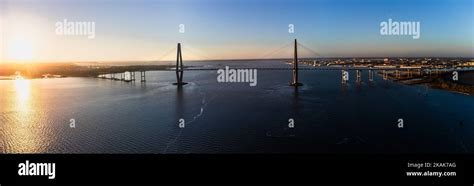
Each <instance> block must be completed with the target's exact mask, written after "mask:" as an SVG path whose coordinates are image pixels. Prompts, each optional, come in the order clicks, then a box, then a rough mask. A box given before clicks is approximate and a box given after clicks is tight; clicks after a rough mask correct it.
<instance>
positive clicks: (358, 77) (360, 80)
mask: <svg viewBox="0 0 474 186" xmlns="http://www.w3.org/2000/svg"><path fill="white" fill-rule="evenodd" d="M356 77H357V78H356V82H357V83H361V82H362V73H361V71H360V70H356Z"/></svg>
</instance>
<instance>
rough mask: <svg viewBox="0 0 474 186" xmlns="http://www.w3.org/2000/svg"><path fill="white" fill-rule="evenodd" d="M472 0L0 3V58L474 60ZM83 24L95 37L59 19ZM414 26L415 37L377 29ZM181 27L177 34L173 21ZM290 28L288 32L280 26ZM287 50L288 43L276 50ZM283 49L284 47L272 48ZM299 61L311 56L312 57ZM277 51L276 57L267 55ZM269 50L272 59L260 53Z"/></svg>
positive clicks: (67, 0)
mask: <svg viewBox="0 0 474 186" xmlns="http://www.w3.org/2000/svg"><path fill="white" fill-rule="evenodd" d="M473 4H474V3H473V1H472V0H147V1H146V0H94V1H92V0H0V39H1V40H0V44H1V45H0V47H1V48H0V52H1V53H0V62H69V61H74V62H76V61H156V60H173V59H174V58H176V51H175V50H176V44H177V43H178V42H179V43H182V45H183V57H184V59H185V60H206V59H255V58H280V57H288V58H290V57H291V52H292V48H291V46H290V45H289V44H291V42H293V40H294V39H295V38H297V39H298V42H300V43H301V44H303V45H304V46H306V47H308V48H310V49H311V50H313V51H316V52H317V53H318V54H319V56H318V57H396V56H406V57H416V56H433V57H473V56H474V13H473V12H474V5H473ZM64 19H67V21H69V22H71V23H76V22H91V23H94V26H95V30H94V31H95V32H94V33H95V34H94V35H95V37H94V38H88V37H87V35H84V33H82V34H76V35H61V34H58V33H57V32H56V31H57V27H58V26H57V22H63V21H64ZM388 19H392V20H394V21H415V22H420V38H419V39H413V38H412V37H411V36H386V35H381V34H380V23H381V22H383V21H388ZM180 24H183V25H184V33H180V32H179V31H180V30H179V29H180V27H179V25H180ZM289 24H293V25H294V33H289V32H288V29H289V27H288V25H289ZM284 46H288V47H284ZM281 47H283V49H281V50H278V49H280V48H281ZM301 50H302V53H301V55H303V56H304V55H308V57H312V56H311V54H312V53H311V52H307V53H306V54H305V53H304V49H301ZM275 51H276V52H275ZM267 54H271V55H267Z"/></svg>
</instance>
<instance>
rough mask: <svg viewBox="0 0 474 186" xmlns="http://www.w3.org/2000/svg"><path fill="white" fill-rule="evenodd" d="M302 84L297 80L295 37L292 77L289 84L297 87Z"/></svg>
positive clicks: (296, 44)
mask: <svg viewBox="0 0 474 186" xmlns="http://www.w3.org/2000/svg"><path fill="white" fill-rule="evenodd" d="M302 85H303V84H302V83H300V82H298V43H297V41H296V39H295V53H294V56H293V79H292V82H291V83H290V86H294V87H298V86H302Z"/></svg>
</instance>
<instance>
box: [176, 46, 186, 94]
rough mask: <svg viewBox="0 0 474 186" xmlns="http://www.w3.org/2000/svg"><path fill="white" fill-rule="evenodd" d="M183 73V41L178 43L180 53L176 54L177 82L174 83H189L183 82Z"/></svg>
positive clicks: (181, 84)
mask: <svg viewBox="0 0 474 186" xmlns="http://www.w3.org/2000/svg"><path fill="white" fill-rule="evenodd" d="M183 73H184V66H183V55H182V53H181V43H178V53H177V55H176V83H173V85H178V86H183V85H186V84H188V83H185V82H183Z"/></svg>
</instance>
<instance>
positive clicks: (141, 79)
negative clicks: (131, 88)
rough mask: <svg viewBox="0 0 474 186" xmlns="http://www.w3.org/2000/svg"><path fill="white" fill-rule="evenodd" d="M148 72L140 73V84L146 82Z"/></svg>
mask: <svg viewBox="0 0 474 186" xmlns="http://www.w3.org/2000/svg"><path fill="white" fill-rule="evenodd" d="M145 72H146V71H140V82H146V74H145Z"/></svg>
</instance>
